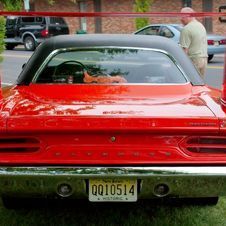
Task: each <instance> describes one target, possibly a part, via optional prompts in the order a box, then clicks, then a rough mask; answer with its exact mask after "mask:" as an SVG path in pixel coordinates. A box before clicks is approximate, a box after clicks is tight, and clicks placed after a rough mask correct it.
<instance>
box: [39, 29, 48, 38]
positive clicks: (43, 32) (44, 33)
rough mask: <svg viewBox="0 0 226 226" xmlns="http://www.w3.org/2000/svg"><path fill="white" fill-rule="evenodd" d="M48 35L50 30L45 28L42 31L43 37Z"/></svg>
mask: <svg viewBox="0 0 226 226" xmlns="http://www.w3.org/2000/svg"><path fill="white" fill-rule="evenodd" d="M48 35H49V31H48V30H46V29H45V30H42V31H41V36H42V37H47V36H48Z"/></svg>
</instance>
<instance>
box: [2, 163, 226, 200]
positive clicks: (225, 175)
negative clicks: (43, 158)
mask: <svg viewBox="0 0 226 226" xmlns="http://www.w3.org/2000/svg"><path fill="white" fill-rule="evenodd" d="M95 178H99V179H104V178H114V179H115V178H120V179H124V178H125V179H137V181H138V185H139V192H138V199H146V198H154V197H155V198H156V197H216V196H226V166H219V167H214V166H209V167H208V166H206V167H200V166H194V167H175V166H172V167H170V166H167V167H165V166H162V167H160V166H159V167H123V166H122V167H44V166H42V167H38V166H37V167H0V195H12V196H14V197H15V196H20V197H37V198H40V197H44V198H57V197H61V196H62V195H61V194H59V186H62V185H63V186H64V185H68V186H69V187H70V188H72V190H71V191H70V198H75V199H77V198H79V199H80V198H84V199H87V196H88V194H87V186H88V180H89V179H95ZM162 185H163V186H165V187H167V188H168V190H167V193H165V194H163V195H161V194H159V193H156V187H158V186H162Z"/></svg>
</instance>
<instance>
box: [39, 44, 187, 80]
mask: <svg viewBox="0 0 226 226" xmlns="http://www.w3.org/2000/svg"><path fill="white" fill-rule="evenodd" d="M36 82H37V83H80V84H91V83H146V84H155V83H157V84H172V83H173V84H175V83H178V84H180V83H186V82H187V80H186V78H185V77H184V75H183V73H182V72H181V71H180V69H179V68H178V67H177V65H176V64H175V63H174V62H173V61H172V60H171V58H170V57H169V56H168V55H166V54H164V53H162V52H159V51H154V50H148V49H125V48H97V49H96V48H95V49H92V48H90V49H80V50H74V51H64V52H60V53H58V54H57V55H55V56H54V57H52V58H51V60H50V61H49V62H48V63H47V64H46V65H45V67H44V69H43V70H42V72H41V73H40V74H39V75H38V77H37V79H36Z"/></svg>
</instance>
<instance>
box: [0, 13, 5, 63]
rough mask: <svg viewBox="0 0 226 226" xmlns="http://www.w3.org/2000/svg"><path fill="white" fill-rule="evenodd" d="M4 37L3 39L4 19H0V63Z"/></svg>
mask: <svg viewBox="0 0 226 226" xmlns="http://www.w3.org/2000/svg"><path fill="white" fill-rule="evenodd" d="M4 37H5V18H4V17H2V16H1V17H0V62H1V61H2V60H3V57H2V56H1V53H2V52H3V51H4Z"/></svg>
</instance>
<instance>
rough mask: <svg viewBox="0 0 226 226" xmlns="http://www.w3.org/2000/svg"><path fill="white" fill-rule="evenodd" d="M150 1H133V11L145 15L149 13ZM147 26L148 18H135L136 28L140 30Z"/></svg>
mask: <svg viewBox="0 0 226 226" xmlns="http://www.w3.org/2000/svg"><path fill="white" fill-rule="evenodd" d="M151 4H152V0H135V11H136V12H138V13H145V12H149V11H150V6H151ZM148 24H149V18H136V28H137V29H140V28H142V27H144V26H146V25H148Z"/></svg>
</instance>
